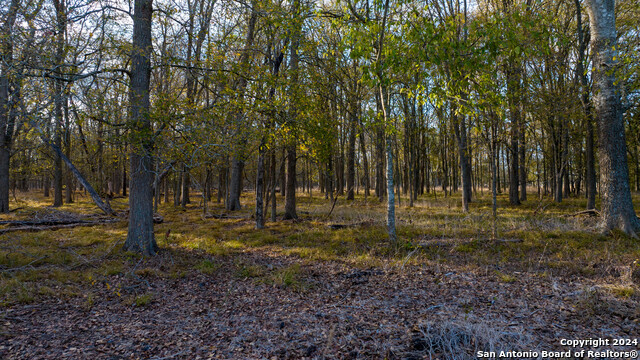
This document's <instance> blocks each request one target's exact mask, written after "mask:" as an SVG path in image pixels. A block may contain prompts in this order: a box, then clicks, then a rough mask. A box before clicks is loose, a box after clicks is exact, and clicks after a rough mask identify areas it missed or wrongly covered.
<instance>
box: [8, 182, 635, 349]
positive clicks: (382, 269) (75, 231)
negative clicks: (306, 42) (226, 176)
mask: <svg viewBox="0 0 640 360" xmlns="http://www.w3.org/2000/svg"><path fill="white" fill-rule="evenodd" d="M17 195H18V196H17V202H14V203H12V204H11V205H12V208H16V207H18V208H19V209H18V210H17V211H15V212H12V213H11V214H9V215H4V216H2V217H1V218H0V220H18V219H34V218H35V219H49V218H61V217H67V218H80V217H86V216H89V215H91V214H96V215H99V214H98V211H97V210H96V209H95V207H94V206H93V205H92V204H91V203H90V201H89V199H87V198H84V197H82V196H80V194H78V195H77V199H76V203H74V204H70V205H65V206H63V207H62V208H57V209H53V208H51V207H49V206H48V205H49V203H50V199H45V198H43V197H41V196H40V195H38V194H35V193H29V194H17ZM454 195H455V194H454ZM531 197H532V198H533V197H534V196H531ZM242 200H243V201H242V203H243V204H252V199H251V198H250V194H247V195H246V197H245V198H243V199H242ZM402 200H403V202H402V204H401V205H400V206H399V207H398V209H397V221H398V234H399V239H400V240H399V245H398V246H396V247H392V246H391V245H390V244H389V243H388V240H387V238H386V230H385V224H384V219H385V216H384V211H385V206H384V204H380V203H379V202H378V201H377V200H375V199H374V200H372V198H369V200H368V201H365V200H364V199H363V198H362V197H358V198H357V199H356V200H355V201H353V202H346V201H344V200H343V198H340V199H339V200H338V201H337V204H336V206H335V209H334V210H333V212H332V213H331V214H329V212H330V209H331V206H332V203H330V202H329V201H328V200H325V199H324V198H323V197H321V196H320V194H319V193H315V194H314V196H313V197H309V196H308V195H305V194H301V195H300V197H299V198H298V206H299V215H300V219H299V220H297V221H278V222H275V223H271V222H267V224H266V228H265V229H264V230H255V229H254V220H253V219H252V218H251V212H252V211H253V206H252V205H249V206H246V207H245V209H244V210H242V211H239V212H235V213H229V214H227V216H225V217H222V218H212V217H207V216H204V215H203V209H202V204H201V203H199V202H200V198H198V197H197V196H192V204H190V205H188V206H187V208H186V209H182V208H174V207H173V206H172V204H162V205H161V206H160V210H159V213H160V214H161V215H163V216H164V222H163V223H162V224H158V225H156V236H157V240H158V243H159V246H160V252H159V255H158V256H156V257H153V258H142V257H140V256H137V255H135V254H130V253H124V252H122V251H121V250H120V247H121V246H122V243H123V242H124V239H125V237H126V230H127V223H126V221H124V220H123V221H119V222H115V223H109V224H104V225H98V226H87V227H75V228H68V229H59V230H56V231H38V232H20V231H18V232H8V233H6V234H3V235H0V358H2V359H156V360H159V359H198V358H201V359H207V358H221V359H262V358H267V359H272V358H275V359H302V358H309V359H315V358H322V359H324V358H326V359H379V358H387V359H423V358H426V359H431V358H433V359H472V358H476V351H501V350H504V351H537V352H538V355H539V357H540V358H542V351H566V350H572V351H575V350H578V349H579V348H572V347H568V346H563V345H561V343H560V340H561V339H589V338H608V339H631V340H632V339H635V338H638V334H640V288H639V286H638V285H639V284H640V282H639V279H638V277H639V276H638V274H639V273H640V271H639V270H638V269H640V266H639V265H638V259H640V242H639V241H637V240H634V239H631V238H629V237H627V236H625V235H623V234H621V233H613V234H611V235H608V236H603V235H601V234H599V233H598V232H597V231H596V227H595V225H596V219H595V218H592V217H589V216H586V215H579V216H570V215H572V214H574V213H576V212H578V211H580V210H582V209H584V205H585V202H584V200H583V199H576V198H570V199H566V200H565V201H564V202H563V203H561V204H555V203H552V202H551V201H550V200H546V199H545V200H543V201H539V200H538V199H535V200H529V201H527V202H525V203H524V204H523V205H521V206H518V207H510V206H508V205H507V204H506V199H505V198H503V197H500V199H499V200H500V201H499V218H498V220H497V222H496V227H497V230H498V235H499V236H498V240H492V239H491V238H492V236H491V234H492V227H493V220H492V217H491V212H490V202H489V198H488V197H486V196H485V197H480V198H479V200H476V201H475V202H474V203H473V204H472V206H471V211H470V213H469V214H463V213H462V212H461V210H460V206H459V196H454V197H448V198H445V197H443V196H442V193H439V194H438V195H437V198H436V197H434V196H433V195H429V196H426V195H425V196H424V197H421V198H420V199H419V200H418V201H416V203H415V204H414V207H412V208H409V207H407V206H406V205H407V202H406V199H402ZM634 200H635V203H636V204H640V198H635V199H634ZM278 203H279V204H281V203H282V199H280V198H278ZM112 205H113V206H114V208H116V209H119V210H124V209H125V208H126V199H116V200H114V201H113V202H112ZM222 209H223V208H222V207H221V205H219V204H213V206H211V207H210V209H209V212H210V214H213V215H221V214H223V213H224V212H223V210H222ZM279 210H282V209H281V208H280V209H279ZM218 217H220V216H218ZM336 225H339V226H336ZM343 225H344V226H343ZM585 349H587V347H585ZM605 349H614V350H615V349H617V350H627V351H631V350H634V351H637V350H638V349H640V346H637V345H632V346H626V347H620V346H605V347H600V348H599V350H605ZM596 350H598V349H596ZM631 355H633V354H631ZM524 357H526V356H522V355H520V356H516V357H514V358H524ZM629 357H631V358H633V356H629ZM546 358H549V357H546ZM622 358H624V357H622Z"/></svg>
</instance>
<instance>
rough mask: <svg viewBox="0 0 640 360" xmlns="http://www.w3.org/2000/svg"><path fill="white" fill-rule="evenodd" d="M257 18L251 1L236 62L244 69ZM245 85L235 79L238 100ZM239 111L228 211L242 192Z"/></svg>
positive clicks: (242, 148)
mask: <svg viewBox="0 0 640 360" xmlns="http://www.w3.org/2000/svg"><path fill="white" fill-rule="evenodd" d="M257 18H258V12H257V10H256V7H255V3H254V2H252V3H251V8H250V12H249V22H248V27H247V36H246V38H245V43H244V49H243V51H242V53H241V55H240V59H239V60H238V62H239V63H240V65H241V68H242V69H246V68H247V67H248V66H249V59H250V58H249V50H250V48H251V47H252V46H253V40H254V36H255V27H256V21H257ZM246 86H247V80H246V78H244V77H240V78H239V79H238V81H236V83H235V85H234V87H235V90H236V94H237V98H238V100H237V101H238V102H239V103H242V102H244V92H245V88H246ZM241 111H242V110H240V111H239V113H237V114H235V117H236V122H238V127H239V129H240V130H239V131H240V132H241V134H240V135H239V136H240V138H241V139H240V141H239V142H238V144H237V149H236V150H235V152H234V155H233V159H232V160H231V163H232V165H231V180H230V187H229V197H228V201H227V204H226V208H227V210H229V211H235V210H240V195H241V194H242V188H243V186H242V180H243V179H242V174H243V171H244V161H245V158H244V156H245V154H244V151H245V146H246V143H247V139H246V134H245V133H243V132H242V129H241V127H242V126H243V125H242V122H243V121H244V120H242V119H243V117H244V114H243V113H242V112H241Z"/></svg>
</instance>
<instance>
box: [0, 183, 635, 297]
mask: <svg viewBox="0 0 640 360" xmlns="http://www.w3.org/2000/svg"><path fill="white" fill-rule="evenodd" d="M313 195H314V196H313V197H309V196H308V195H307V194H305V195H301V196H299V198H298V211H299V214H300V220H299V221H296V222H293V221H278V222H275V223H271V222H267V224H266V228H265V229H262V230H255V224H254V221H253V220H252V217H251V216H252V213H253V208H252V206H251V205H250V204H252V203H253V201H252V200H253V199H252V198H251V194H250V193H247V194H246V195H245V196H244V197H243V198H242V199H241V202H242V204H245V205H246V206H245V207H244V208H243V210H241V211H239V212H235V213H233V214H230V215H231V216H230V217H229V218H223V219H214V218H208V217H204V216H203V215H202V207H201V206H200V204H199V201H200V199H199V198H198V197H197V196H196V195H193V197H192V202H193V203H192V204H190V205H188V206H187V208H186V209H182V208H174V207H173V205H172V204H161V205H160V208H159V213H160V214H162V215H163V216H164V220H165V221H164V222H163V223H162V224H159V225H156V226H155V230H156V239H157V241H158V244H159V246H160V248H161V249H162V252H164V253H165V254H168V255H167V256H169V259H170V261H165V262H164V263H163V264H162V266H158V265H157V264H155V265H150V266H146V265H143V266H138V264H139V263H140V261H142V260H143V259H141V258H140V257H139V256H138V255H136V254H128V253H123V252H122V251H120V248H121V244H122V243H123V242H124V240H125V238H126V230H127V224H126V223H125V222H119V223H114V224H109V225H102V226H93V227H77V228H72V229H61V230H58V231H42V232H36V233H25V232H13V233H7V234H5V235H2V236H0V305H4V306H10V305H11V304H15V303H30V302H34V301H38V300H39V299H42V298H46V297H50V296H55V297H72V296H78V295H80V296H87V302H93V301H96V300H95V299H91V300H89V295H87V294H88V293H90V292H88V291H89V290H87V289H91V287H92V286H99V285H100V284H105V283H112V282H113V281H112V280H113V279H116V278H118V277H123V276H137V277H140V278H142V279H152V278H158V277H162V278H173V279H179V278H183V277H185V276H189V274H190V273H192V272H198V273H201V274H204V275H207V276H210V275H214V274H215V273H217V272H218V271H223V270H229V269H223V268H222V267H221V263H222V262H223V261H228V260H230V261H231V262H232V263H233V264H234V267H235V268H234V269H231V271H233V272H234V273H235V274H236V276H237V277H238V278H241V279H254V280H256V281H264V282H265V283H268V284H273V285H274V286H280V287H283V288H290V289H302V288H305V286H307V285H306V284H305V276H306V275H305V270H304V266H300V265H299V264H298V263H300V262H311V263H314V262H323V261H336V262H342V263H345V264H346V265H348V266H351V267H358V268H368V267H379V266H381V265H382V264H384V263H393V264H398V265H400V264H406V263H409V264H413V265H420V264H423V265H430V264H434V263H444V264H451V265H460V264H463V265H464V266H468V267H477V268H484V267H487V266H495V265H498V266H500V267H501V268H502V269H503V270H501V271H502V272H501V273H499V274H497V276H498V278H499V280H500V281H502V282H505V283H510V282H514V281H517V278H515V277H513V276H512V275H508V274H511V273H513V272H515V271H527V272H533V273H537V274H541V275H544V276H559V275H563V274H564V275H578V276H585V277H596V276H605V275H603V274H607V269H608V268H609V267H611V266H613V265H617V266H628V267H631V266H632V265H633V264H634V261H636V260H637V259H640V242H638V241H636V240H634V239H632V238H630V237H628V236H625V235H624V234H621V233H619V232H615V233H613V234H612V235H610V236H603V235H601V234H599V233H598V232H597V231H596V223H595V220H594V219H592V218H589V217H567V216H565V215H568V214H572V213H575V212H577V211H579V210H582V209H583V208H584V206H585V201H586V200H584V199H582V198H568V199H565V200H564V201H563V202H562V203H560V204H556V203H553V202H552V201H551V200H549V199H545V200H543V201H542V202H541V201H539V200H537V199H536V200H529V201H526V202H524V203H523V205H521V206H509V205H508V199H507V197H506V195H500V196H499V198H498V202H499V211H498V214H499V215H498V219H497V220H496V225H497V230H498V235H499V238H500V239H507V240H518V242H516V241H509V242H496V241H493V240H491V235H492V226H493V218H492V216H491V203H490V198H489V197H488V194H487V193H486V192H485V196H479V197H476V198H475V199H474V202H472V203H471V206H470V212H469V213H467V214H465V213H463V212H462V211H461V208H460V204H459V203H460V201H459V195H456V196H454V197H443V194H442V193H439V194H437V197H436V196H435V195H434V194H427V195H423V196H421V197H420V198H419V199H418V200H417V201H415V203H414V207H411V208H409V207H407V205H408V201H407V199H406V197H405V198H403V199H402V202H401V204H402V205H400V206H398V207H397V210H396V214H397V231H398V236H399V246H397V247H395V248H394V247H392V246H391V245H390V244H389V243H388V241H387V235H386V225H385V211H386V209H385V205H386V204H384V203H380V202H379V201H378V200H377V199H375V198H371V197H370V198H369V199H368V200H367V201H365V199H364V198H363V196H362V195H358V196H356V199H355V200H354V201H352V202H347V201H345V200H344V198H343V197H340V198H339V199H338V201H337V203H336V206H335V208H334V210H333V212H332V214H331V215H330V216H329V210H330V209H331V203H330V202H329V201H328V200H325V199H324V197H323V196H321V195H320V194H319V193H317V192H316V193H314V194H313ZM454 195H455V194H454ZM531 197H533V196H531ZM634 200H635V203H636V204H640V198H639V196H638V195H637V194H634ZM277 201H278V205H279V207H278V211H279V213H278V217H280V216H281V212H282V210H283V209H282V206H280V205H282V204H283V199H282V198H280V197H278V200H277ZM50 202H51V200H50V199H45V198H43V197H42V196H41V195H39V194H35V193H26V194H21V193H18V202H17V203H15V202H14V203H12V204H11V207H12V208H16V207H21V209H19V210H17V211H16V212H13V213H11V214H7V215H1V216H0V220H15V219H26V218H32V217H34V216H36V215H37V216H39V217H42V216H45V215H47V214H49V215H51V216H54V215H56V213H58V214H59V213H60V212H69V213H75V214H94V213H95V214H97V213H99V212H98V210H97V209H96V208H95V206H94V205H93V204H92V203H91V201H90V199H89V198H88V197H84V196H80V194H77V195H76V202H75V203H73V204H68V205H64V206H63V207H62V208H58V209H52V208H50V207H49V205H50ZM541 204H542V205H541ZM112 206H113V207H114V208H115V209H117V210H124V209H126V207H127V204H126V199H115V200H113V201H112ZM541 207H544V209H545V210H544V211H542V212H540V211H536V210H539V209H540V208H541ZM209 211H210V213H212V214H221V213H224V212H225V211H224V208H223V206H222V204H216V203H212V204H209ZM267 218H269V217H267ZM329 224H346V225H350V226H346V227H344V228H340V229H332V228H330V227H329V226H327V225H329ZM449 240H451V244H450V245H448V243H447V244H444V245H441V246H440V245H439V246H427V245H426V244H429V242H430V241H441V242H443V243H444V242H445V241H449ZM253 251H261V252H265V253H269V254H272V255H273V256H283V257H287V258H293V259H298V260H297V261H296V262H295V263H294V264H289V265H284V266H280V267H275V268H268V267H266V266H265V265H263V264H257V263H251V262H247V261H245V260H242V259H243V257H242V254H245V253H251V252H253ZM89 264H90V265H89ZM638 267H640V266H638ZM607 281H608V283H610V284H613V285H616V281H618V279H615V278H609V279H608V280H607ZM616 286H617V285H616ZM620 286H621V287H619V289H618V290H612V293H613V294H615V295H616V296H619V297H632V296H634V294H637V291H636V290H635V285H633V286H632V285H625V284H622V285H620ZM52 289H55V290H53V291H52ZM138 296H143V295H138ZM141 301H142V300H141ZM149 301H150V300H149ZM144 302H145V301H142V303H144ZM142 303H141V304H142ZM133 304H136V306H138V300H137V298H136V299H134V301H133ZM141 306H144V305H141Z"/></svg>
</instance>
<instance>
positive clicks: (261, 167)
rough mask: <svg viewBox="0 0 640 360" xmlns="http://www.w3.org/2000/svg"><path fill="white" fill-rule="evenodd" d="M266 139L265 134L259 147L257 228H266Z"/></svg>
mask: <svg viewBox="0 0 640 360" xmlns="http://www.w3.org/2000/svg"><path fill="white" fill-rule="evenodd" d="M265 143H266V139H265V137H264V136H263V137H262V140H261V141H260V147H259V148H258V167H257V169H256V229H262V228H264V204H263V202H264V195H263V185H264V155H265V146H266V144H265Z"/></svg>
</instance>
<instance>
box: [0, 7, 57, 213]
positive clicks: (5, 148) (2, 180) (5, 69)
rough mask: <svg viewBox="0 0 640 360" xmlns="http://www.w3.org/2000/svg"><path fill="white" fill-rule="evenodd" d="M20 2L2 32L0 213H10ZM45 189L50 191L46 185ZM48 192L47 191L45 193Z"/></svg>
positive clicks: (10, 10)
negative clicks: (13, 88) (15, 32)
mask: <svg viewBox="0 0 640 360" xmlns="http://www.w3.org/2000/svg"><path fill="white" fill-rule="evenodd" d="M18 5H19V0H12V1H11V4H10V6H9V10H8V12H7V14H6V18H5V22H4V24H2V29H1V32H0V39H2V41H0V213H8V212H9V168H10V154H11V145H12V142H13V132H14V127H15V118H14V117H13V116H11V109H12V103H15V101H11V100H12V99H10V86H11V77H12V76H11V74H10V72H11V71H13V70H12V64H13V38H12V36H13V33H12V29H13V26H14V24H15V21H16V17H17V12H18ZM45 189H48V187H47V184H45ZM45 192H46V191H45Z"/></svg>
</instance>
